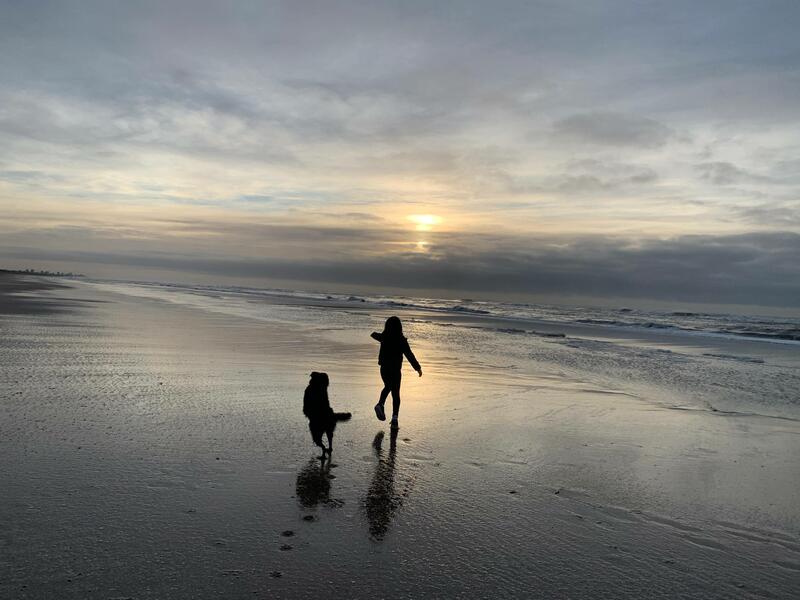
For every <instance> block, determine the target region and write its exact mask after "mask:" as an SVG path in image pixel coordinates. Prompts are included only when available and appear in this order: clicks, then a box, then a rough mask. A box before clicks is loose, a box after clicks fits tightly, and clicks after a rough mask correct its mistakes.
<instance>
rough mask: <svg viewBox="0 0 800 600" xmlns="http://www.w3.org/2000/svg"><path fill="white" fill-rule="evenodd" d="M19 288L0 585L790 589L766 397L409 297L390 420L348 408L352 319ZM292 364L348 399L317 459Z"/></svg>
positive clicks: (8, 319) (583, 593)
mask: <svg viewBox="0 0 800 600" xmlns="http://www.w3.org/2000/svg"><path fill="white" fill-rule="evenodd" d="M16 281H17V282H19V278H17V280H16ZM9 285H10V284H8V283H5V284H3V286H5V287H4V288H0V290H3V289H5V290H8V289H10V288H9V287H8V286H9ZM13 285H14V286H17V285H20V284H19V283H14V284H13ZM25 285H29V284H25ZM16 289H17V290H19V288H18V287H17V288H16ZM26 292H27V293H28V294H29V295H30V296H32V297H34V298H36V297H38V298H39V299H40V301H39V302H40V305H42V306H45V305H46V306H48V307H49V309H50V310H46V311H45V310H38V309H33V308H30V306H33V304H36V300H31V299H30V298H29V299H28V300H25V301H20V300H19V299H16V298H15V297H14V296H8V295H7V294H6V295H5V299H4V300H3V301H2V303H0V307H2V310H0V313H2V315H0V364H2V365H3V367H2V371H0V373H2V374H1V375H0V386H1V387H0V389H2V390H3V392H2V395H1V396H0V398H2V411H3V413H2V421H0V455H2V457H3V461H2V467H0V489H1V490H2V503H0V548H1V551H0V574H1V575H0V597H2V598H136V599H143V598H312V597H320V596H324V597H346V598H365V597H369V598H407V597H412V598H422V597H448V598H450V597H469V598H498V597H519V598H603V597H606V598H679V597H683V598H794V597H796V594H797V590H798V589H800V536H798V524H800V514H798V513H800V498H799V497H798V489H799V488H800V486H799V485H798V484H799V483H800V471H799V468H798V462H797V457H798V456H800V453H799V452H798V451H799V450H800V436H798V433H800V424H799V423H798V422H797V421H796V420H793V419H791V418H774V417H768V416H758V415H751V416H748V415H743V414H736V415H726V414H718V413H714V412H713V411H709V410H695V409H687V410H677V409H675V407H674V406H673V407H671V408H668V407H666V406H664V405H663V403H662V402H657V401H652V402H651V401H648V400H647V398H644V399H643V397H642V395H640V394H633V393H630V391H629V390H627V388H622V389H615V388H612V387H601V386H598V385H596V382H593V381H590V380H589V379H587V378H581V377H579V376H576V374H575V373H574V372H573V371H571V370H570V369H569V368H566V367H565V368H564V369H563V372H539V371H533V370H531V368H530V367H527V366H521V367H519V368H516V369H513V368H510V367H509V366H508V365H507V364H505V363H503V361H502V360H501V359H500V358H498V357H497V356H493V355H492V356H484V357H483V362H480V363H479V362H478V359H477V358H475V356H480V353H478V354H477V355H476V354H475V353H474V352H471V350H470V349H469V348H468V347H467V346H466V345H465V342H464V340H467V341H468V340H469V339H471V338H467V337H462V338H459V339H461V340H462V342H461V346H458V345H453V342H452V339H450V338H448V337H447V336H445V335H442V334H441V333H438V334H436V335H430V336H427V335H425V332H424V331H423V329H422V328H423V327H426V326H427V325H426V324H424V323H420V324H419V325H417V326H416V329H413V328H412V332H413V334H414V335H412V336H411V339H412V344H413V343H415V344H416V345H415V348H414V349H415V352H416V353H417V356H418V357H419V358H420V361H421V362H422V364H423V367H424V369H425V376H424V377H423V378H422V379H418V378H416V377H415V376H414V374H413V373H412V372H411V371H410V369H408V367H406V371H405V374H404V383H403V396H404V398H403V413H402V416H401V429H400V431H399V434H398V435H397V436H394V437H393V436H392V435H391V433H390V431H389V430H388V427H387V426H386V424H384V423H379V422H378V421H377V420H376V419H375V417H374V413H373V412H372V404H373V403H374V400H375V397H376V395H377V392H378V387H379V377H378V372H377V365H375V356H376V347H375V345H374V343H372V342H371V340H369V339H368V337H367V336H368V333H369V331H368V330H367V331H365V332H364V335H363V337H362V336H361V335H360V333H361V332H354V331H351V330H348V329H341V328H337V326H334V325H331V326H330V327H329V328H328V330H326V331H323V330H322V329H321V328H319V327H317V328H305V327H299V326H298V325H297V324H296V323H290V322H277V321H276V322H269V321H264V320H254V319H250V318H246V317H241V316H235V315H230V314H223V313H210V312H207V311H203V310H199V309H197V308H191V307H187V306H182V305H179V304H175V303H166V302H162V301H158V300H154V299H148V298H133V297H130V296H124V295H119V294H113V293H109V292H107V291H100V290H99V288H96V287H92V286H91V285H86V284H82V285H76V287H74V288H69V287H66V288H62V287H59V288H53V287H50V286H49V285H48V286H46V287H41V288H40V289H39V290H36V289H33V288H32V287H28V289H27V290H26ZM1 293H2V291H0V294H1ZM26 306H27V307H28V308H25V307H26ZM297 310H298V311H302V310H303V307H302V306H298V307H297ZM383 318H385V314H384V313H381V312H379V311H370V310H366V312H365V319H367V320H369V319H371V320H372V321H374V323H380V321H381V320H382V319H383ZM372 321H371V322H372ZM445 329H446V328H445ZM475 335H479V332H477V333H476V334H475ZM476 339H477V338H476ZM542 343H545V342H542ZM465 357H469V360H466V359H465ZM311 370H324V371H327V372H328V373H329V375H330V377H331V382H332V385H331V399H332V404H333V406H334V407H335V408H336V409H337V410H347V411H352V412H353V419H352V421H350V422H347V423H343V424H341V425H340V426H339V428H338V430H337V434H336V438H335V440H334V444H335V450H334V456H333V460H332V462H331V463H327V464H324V465H322V464H321V463H320V462H319V461H318V460H317V459H316V454H317V453H316V451H315V449H314V447H313V446H312V444H311V441H310V436H309V435H308V431H307V427H306V423H305V419H304V418H303V416H302V413H301V405H302V391H303V388H304V387H305V385H306V382H307V377H308V373H309V372H310V371H311Z"/></svg>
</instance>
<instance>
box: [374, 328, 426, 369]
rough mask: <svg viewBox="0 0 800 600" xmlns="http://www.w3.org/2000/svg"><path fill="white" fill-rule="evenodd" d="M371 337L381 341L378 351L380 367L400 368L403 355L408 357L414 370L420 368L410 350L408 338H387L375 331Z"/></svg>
mask: <svg viewBox="0 0 800 600" xmlns="http://www.w3.org/2000/svg"><path fill="white" fill-rule="evenodd" d="M372 337H373V339H376V340H378V341H379V342H380V343H381V350H380V352H379V353H378V364H379V365H380V366H381V367H384V368H388V369H400V367H401V366H402V365H403V356H404V355H405V357H406V358H407V359H408V362H409V363H410V364H411V366H412V367H414V370H415V371H419V370H420V366H419V363H418V362H417V358H416V357H415V356H414V353H413V352H412V351H411V347H410V346H409V345H408V340H407V339H406V338H404V337H403V336H400V337H393V338H389V337H386V336H384V335H383V334H382V333H378V332H377V331H373V332H372Z"/></svg>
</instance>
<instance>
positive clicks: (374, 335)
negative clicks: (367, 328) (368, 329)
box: [370, 331, 383, 342]
mask: <svg viewBox="0 0 800 600" xmlns="http://www.w3.org/2000/svg"><path fill="white" fill-rule="evenodd" d="M370 337H371V338H372V339H373V340H378V341H379V342H380V341H381V339H382V338H383V336H382V335H381V334H380V333H378V332H377V331H373V332H372V333H371V334H370Z"/></svg>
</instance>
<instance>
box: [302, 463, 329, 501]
mask: <svg viewBox="0 0 800 600" xmlns="http://www.w3.org/2000/svg"><path fill="white" fill-rule="evenodd" d="M295 491H296V493H297V501H298V502H299V503H300V505H301V506H303V507H305V508H313V507H315V506H317V505H318V504H322V503H329V502H330V499H331V463H330V461H325V460H319V459H318V458H312V459H311V460H310V461H308V463H307V464H306V466H304V467H303V468H302V469H300V472H299V473H298V474H297V485H296V488H295Z"/></svg>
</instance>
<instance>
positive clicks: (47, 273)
mask: <svg viewBox="0 0 800 600" xmlns="http://www.w3.org/2000/svg"><path fill="white" fill-rule="evenodd" d="M0 273H8V274H10V275H40V276H42V277H86V275H83V274H81V273H72V272H69V273H65V272H64V271H38V270H36V269H0Z"/></svg>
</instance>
